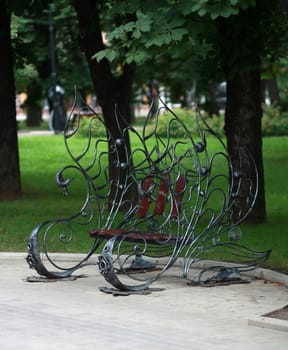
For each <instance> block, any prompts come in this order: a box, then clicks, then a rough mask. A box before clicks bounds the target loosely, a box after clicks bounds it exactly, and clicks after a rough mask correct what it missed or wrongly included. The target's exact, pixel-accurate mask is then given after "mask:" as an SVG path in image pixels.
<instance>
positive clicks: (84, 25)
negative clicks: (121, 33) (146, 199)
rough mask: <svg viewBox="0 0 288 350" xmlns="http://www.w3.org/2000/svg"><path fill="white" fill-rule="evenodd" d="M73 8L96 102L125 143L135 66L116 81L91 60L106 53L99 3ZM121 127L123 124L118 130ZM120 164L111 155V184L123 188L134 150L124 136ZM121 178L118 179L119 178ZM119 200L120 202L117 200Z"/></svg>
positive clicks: (103, 66) (77, 3) (78, 0)
mask: <svg viewBox="0 0 288 350" xmlns="http://www.w3.org/2000/svg"><path fill="white" fill-rule="evenodd" d="M73 3H74V7H75V9H76V12H77V17H78V21H79V44H80V47H81V50H82V51H83V52H84V54H85V56H86V60H87V62H88V65H89V69H90V75H91V79H92V83H93V86H94V89H95V92H96V95H97V100H98V101H99V104H100V106H101V108H102V112H103V116H104V120H105V123H106V125H107V127H108V129H109V130H110V132H111V134H112V135H113V138H114V139H123V134H122V130H123V129H124V128H125V126H126V125H127V123H129V122H130V107H129V106H130V96H131V90H132V83H133V79H134V71H135V65H134V64H130V65H126V66H124V67H123V71H122V75H120V77H117V78H116V77H115V76H114V75H113V74H112V71H111V67H110V65H109V62H108V61H107V60H106V59H103V60H101V61H100V62H97V61H96V59H92V56H93V55H95V54H96V53H97V52H99V51H101V50H103V49H104V48H105V47H104V44H103V40H102V30H101V23H100V19H99V13H98V8H97V1H94V0H90V1H85V2H83V1H81V0H74V1H73ZM116 106H117V109H118V111H119V114H120V115H121V117H122V118H119V119H118V120H116V115H115V107H116ZM118 123H119V124H120V125H119V126H120V127H118ZM118 151H119V161H117V159H116V157H115V154H114V153H110V159H109V169H110V172H109V173H110V182H111V183H113V184H119V183H118V180H119V181H120V184H121V183H122V181H124V180H123V179H124V178H125V177H126V175H127V171H129V170H130V169H129V167H125V166H124V164H125V163H126V160H127V153H128V155H130V153H131V146H130V139H129V135H128V134H127V133H126V134H125V135H124V140H123V143H121V145H120V144H119V148H118ZM121 163H122V165H123V167H122V168H121V169H120V170H119V169H118V171H120V174H119V173H118V171H115V169H114V167H115V164H118V165H119V164H121ZM118 177H119V178H118ZM114 190H116V189H115V188H112V192H111V198H114ZM128 196H129V197H130V199H132V198H133V197H134V190H132V189H131V192H130V193H129V194H128ZM116 200H117V199H116Z"/></svg>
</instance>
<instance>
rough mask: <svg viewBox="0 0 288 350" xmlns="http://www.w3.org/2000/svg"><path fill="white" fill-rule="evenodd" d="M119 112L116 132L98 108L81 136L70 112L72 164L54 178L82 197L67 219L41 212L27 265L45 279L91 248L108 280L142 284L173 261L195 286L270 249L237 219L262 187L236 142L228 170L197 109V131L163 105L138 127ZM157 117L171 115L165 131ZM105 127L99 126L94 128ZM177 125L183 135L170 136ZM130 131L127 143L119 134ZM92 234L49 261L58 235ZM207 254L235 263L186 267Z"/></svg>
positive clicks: (125, 286)
mask: <svg viewBox="0 0 288 350" xmlns="http://www.w3.org/2000/svg"><path fill="white" fill-rule="evenodd" d="M90 111H91V112H93V111H92V110H91V109H90ZM115 113H116V121H117V126H118V135H120V136H119V137H117V138H114V137H113V135H112V133H111V132H110V130H109V128H108V127H107V125H105V123H104V121H103V120H102V118H101V117H100V116H99V115H97V114H96V113H95V112H93V117H92V118H91V119H90V122H89V125H88V129H87V130H86V132H87V137H86V138H85V137H83V136H82V137H81V136H79V132H80V130H81V123H80V116H81V109H79V114H78V117H77V123H76V125H75V122H74V120H72V119H74V113H73V111H72V112H71V114H70V117H68V120H67V124H66V127H65V131H64V141H65V145H66V149H67V152H68V154H69V155H70V157H71V158H72V160H73V163H74V164H73V165H68V166H65V167H64V168H63V169H62V170H61V171H59V173H58V174H57V176H56V180H57V184H58V185H59V186H60V187H61V188H63V190H64V192H65V193H67V192H68V189H69V190H70V189H71V187H73V186H72V184H73V182H74V183H75V182H77V181H76V180H77V179H79V178H80V179H82V181H83V183H82V185H81V186H80V187H79V188H81V190H82V191H83V190H85V193H83V203H82V206H81V208H80V210H79V211H77V212H75V213H74V214H72V215H70V216H68V217H67V218H60V219H55V220H54V219H53V220H49V221H46V222H44V223H42V224H40V225H39V226H38V227H36V228H35V229H34V230H33V231H32V233H31V236H30V239H29V244H28V256H27V261H28V264H29V266H30V267H31V268H34V269H36V271H37V272H38V273H39V274H40V275H43V276H46V277H48V278H64V277H67V276H70V275H71V274H72V273H73V272H74V271H76V270H78V269H79V268H81V267H83V266H86V265H87V264H89V263H90V262H89V261H88V260H89V259H90V257H91V256H92V255H93V254H94V253H95V252H97V253H100V254H99V256H98V265H99V269H100V272H101V274H102V275H103V276H104V278H105V279H106V280H107V281H108V282H109V283H110V284H112V285H113V286H114V287H116V288H117V289H118V290H124V291H141V290H147V288H148V287H149V286H150V285H151V283H152V282H154V281H156V280H158V279H159V278H160V277H162V276H163V275H164V272H166V271H167V270H168V269H169V268H171V267H172V266H175V267H177V268H180V271H181V273H180V277H183V278H185V279H187V280H188V281H189V282H190V283H191V284H193V285H194V284H202V285H211V284H213V283H217V282H218V281H220V280H222V281H230V282H233V281H235V282H239V281H241V279H240V275H239V273H240V272H241V271H246V270H250V269H254V268H255V267H257V266H259V265H260V264H261V263H263V262H264V261H265V260H266V259H267V258H268V256H269V253H270V251H269V250H267V251H256V250H253V249H250V248H248V247H245V246H243V245H241V244H240V240H241V236H242V232H241V229H240V228H239V224H240V223H241V222H242V221H243V220H244V219H245V218H246V217H247V215H248V214H249V213H250V212H251V210H252V208H253V205H254V203H255V198H256V195H257V188H258V176H257V170H256V167H255V163H254V161H253V159H252V158H251V157H250V155H249V153H248V152H246V150H245V149H244V148H243V147H241V145H239V161H238V165H237V168H235V169H234V168H233V167H232V163H231V160H230V157H229V155H228V153H227V150H226V147H225V144H224V143H223V142H222V140H221V139H220V138H219V137H218V136H217V135H216V134H215V133H214V132H213V131H212V130H211V129H210V128H209V126H208V125H207V124H206V122H205V120H204V119H203V118H202V116H201V114H200V113H199V110H197V108H196V109H195V113H196V114H195V120H191V121H190V122H191V124H194V126H195V127H194V129H195V130H194V132H193V133H191V132H189V131H188V128H187V126H186V125H185V124H184V123H183V122H182V120H181V119H180V118H178V117H177V115H176V114H175V113H174V112H173V111H172V110H170V109H169V108H168V107H167V106H163V107H161V108H160V109H159V111H158V113H157V116H156V118H154V119H153V120H152V123H151V120H150V119H151V118H150V114H148V116H147V118H146V121H145V123H144V126H143V129H142V130H138V129H136V128H134V127H133V126H131V125H129V124H127V123H126V122H125V121H124V120H123V119H122V118H121V116H120V115H119V113H117V109H115ZM161 118H168V119H169V122H168V123H167V127H166V128H164V131H163V127H162V125H161ZM103 127H104V135H103V136H99V132H98V131H99V129H101V128H103ZM175 129H177V131H178V132H179V131H180V132H181V133H182V135H183V137H181V138H177V139H176V138H173V130H175ZM163 133H164V135H163ZM94 134H95V135H96V136H95V135H94ZM128 134H129V136H130V139H131V140H132V143H133V146H132V147H131V152H130V148H129V147H128V146H127V144H126V143H125V139H127V135H128ZM97 135H98V136H97ZM75 140H76V141H77V142H80V141H81V142H83V141H85V146H84V147H82V148H81V147H80V146H79V144H77V142H76V144H77V147H75V146H72V145H73V142H72V141H75ZM210 144H211V145H212V150H210V148H209V147H208V146H209V145H210ZM213 149H216V151H214V152H213ZM109 161H110V168H109ZM248 168H249V174H253V176H250V177H249V178H246V177H245V176H244V175H243V173H242V169H246V170H247V169H248ZM77 191H78V190H77ZM240 202H241V206H240V204H239V203H240ZM243 203H245V207H244V208H243ZM88 233H89V234H90V236H91V237H92V238H93V240H92V241H91V246H90V247H89V248H88V251H87V253H86V254H85V255H84V256H83V258H82V259H81V260H80V261H79V262H77V263H75V264H74V265H72V266H66V265H64V266H63V264H61V263H59V262H55V261H54V260H53V255H51V254H50V251H49V249H52V250H53V249H54V250H55V249H58V246H55V244H56V243H55V242H58V243H59V244H60V243H62V244H63V246H65V247H69V244H70V243H71V242H72V241H73V240H74V239H79V241H80V242H83V241H85V242H86V235H87V236H88ZM50 244H51V245H52V248H50V247H49V245H50ZM67 250H68V251H69V249H67ZM219 252H220V255H219ZM209 254H212V259H216V261H218V260H219V259H223V260H224V261H230V262H233V263H234V265H233V267H232V268H229V269H227V268H226V267H225V266H226V264H225V263H223V264H222V263H219V261H218V262H215V264H212V265H210V267H208V268H206V269H203V270H202V271H201V272H200V273H199V272H197V273H196V274H195V273H194V274H193V271H192V270H191V267H193V266H194V265H195V263H196V262H198V261H199V260H206V259H211V256H210V255H209ZM177 260H178V261H179V264H178V263H177V264H175V263H176V261H177ZM211 272H212V273H213V275H211ZM215 273H216V275H215Z"/></svg>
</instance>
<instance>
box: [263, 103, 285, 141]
mask: <svg viewBox="0 0 288 350" xmlns="http://www.w3.org/2000/svg"><path fill="white" fill-rule="evenodd" d="M262 133H263V136H282V135H288V113H287V112H286V113H285V112H281V111H280V108H279V107H275V106H263V118H262Z"/></svg>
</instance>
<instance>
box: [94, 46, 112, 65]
mask: <svg viewBox="0 0 288 350" xmlns="http://www.w3.org/2000/svg"><path fill="white" fill-rule="evenodd" d="M117 55H118V53H117V51H116V50H113V49H105V50H101V51H100V52H97V53H96V54H95V55H93V56H92V59H96V60H97V62H100V61H101V60H103V58H106V59H107V60H108V61H110V62H112V61H114V60H115V58H116V57H117Z"/></svg>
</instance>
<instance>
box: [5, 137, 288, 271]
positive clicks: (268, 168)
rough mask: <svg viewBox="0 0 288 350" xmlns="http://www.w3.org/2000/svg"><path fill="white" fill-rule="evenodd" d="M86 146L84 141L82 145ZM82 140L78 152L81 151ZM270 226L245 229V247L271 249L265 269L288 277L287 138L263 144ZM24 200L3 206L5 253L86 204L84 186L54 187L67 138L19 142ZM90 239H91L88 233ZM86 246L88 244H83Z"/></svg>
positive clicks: (67, 161) (80, 248)
mask: <svg viewBox="0 0 288 350" xmlns="http://www.w3.org/2000/svg"><path fill="white" fill-rule="evenodd" d="M82 141H83V139H82ZM82 141H81V139H80V140H79V144H78V145H77V146H76V148H77V147H79V148H81V147H82V146H81V142H82ZM263 147H264V166H265V186H266V201H267V213H268V218H267V223H265V224H261V225H243V227H242V229H243V232H244V235H243V240H242V241H243V242H244V243H245V244H247V245H248V246H249V247H253V248H255V249H258V250H266V249H269V248H272V255H271V257H270V259H269V260H268V262H267V263H266V266H268V267H270V268H274V269H281V270H282V271H286V272H287V271H288V225H287V222H288V208H287V196H288V188H287V187H288V186H287V179H286V177H287V174H288V160H287V154H288V137H269V138H264V139H263ZM19 149H20V166H21V178H22V192H23V195H22V198H21V199H20V200H17V201H1V202H0V210H1V222H0V251H26V246H27V241H28V238H29V235H30V232H31V231H32V229H33V228H34V227H35V226H37V225H38V224H40V223H41V222H43V221H45V220H48V219H51V218H59V217H60V218H61V217H67V216H69V215H72V214H73V213H74V212H75V211H76V210H77V209H79V207H80V205H81V204H82V201H83V198H84V197H83V196H84V195H85V193H84V192H85V191H84V190H83V186H81V184H79V185H78V187H77V185H76V190H75V192H74V193H72V195H71V196H68V197H67V196H64V195H63V193H62V191H61V189H60V188H59V187H57V186H56V185H55V174H56V172H57V171H58V170H60V169H61V168H62V167H63V166H65V165H67V164H72V160H71V159H70V158H69V155H68V154H67V153H66V151H65V147H64V141H63V136H62V135H52V136H34V137H21V138H19ZM85 237H86V233H85ZM84 239H85V240H86V238H84ZM90 240H91V239H90V238H89V237H88V234H87V244H86V242H84V243H83V245H82V244H79V245H78V246H77V245H75V246H74V248H73V251H79V252H82V251H83V250H84V249H86V245H88V246H89V244H90Z"/></svg>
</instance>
